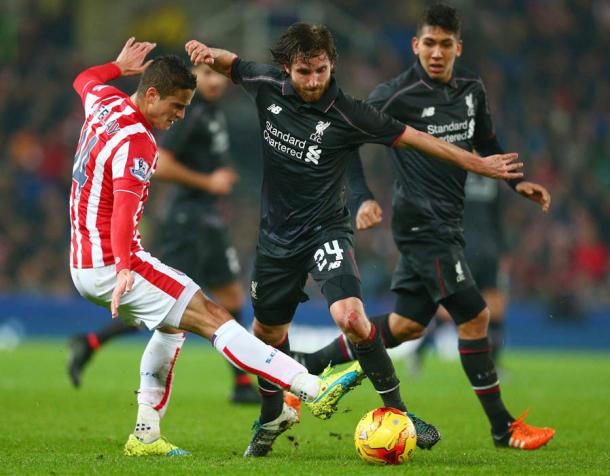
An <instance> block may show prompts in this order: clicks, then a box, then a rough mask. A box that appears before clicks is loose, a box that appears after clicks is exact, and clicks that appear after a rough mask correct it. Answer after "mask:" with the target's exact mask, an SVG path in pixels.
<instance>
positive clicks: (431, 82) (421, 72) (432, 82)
mask: <svg viewBox="0 0 610 476" xmlns="http://www.w3.org/2000/svg"><path fill="white" fill-rule="evenodd" d="M414 68H415V72H416V73H417V76H419V78H420V79H421V80H422V81H423V82H424V83H426V84H427V85H428V86H430V87H432V88H442V87H444V86H449V87H450V88H453V89H455V88H457V81H456V80H455V75H452V76H451V79H450V80H449V82H448V83H443V82H441V81H437V80H436V79H432V78H431V77H430V76H428V73H426V70H425V69H424V67H423V66H422V65H421V63H420V62H419V59H418V60H417V61H416V62H415V65H414Z"/></svg>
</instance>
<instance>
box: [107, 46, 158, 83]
mask: <svg viewBox="0 0 610 476" xmlns="http://www.w3.org/2000/svg"><path fill="white" fill-rule="evenodd" d="M155 46H157V44H156V43H149V42H147V41H136V39H135V37H133V36H132V37H131V38H129V39H128V40H127V42H126V43H125V46H123V49H122V50H121V52H120V53H119V56H117V59H116V60H115V61H114V64H116V65H117V66H118V67H119V68H120V69H121V75H123V76H133V75H136V74H142V73H143V72H144V70H145V69H146V68H147V67H148V65H149V64H150V63H152V60H148V61H147V62H146V63H144V60H145V59H146V55H147V54H148V53H150V52H151V51H152V50H153V48H154V47H155Z"/></svg>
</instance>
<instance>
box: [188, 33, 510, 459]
mask: <svg viewBox="0 0 610 476" xmlns="http://www.w3.org/2000/svg"><path fill="white" fill-rule="evenodd" d="M186 49H187V52H188V53H189V55H190V56H191V60H192V61H193V62H194V63H195V64H199V63H201V62H206V63H207V64H209V65H210V66H211V67H212V68H214V69H215V70H216V71H218V72H220V73H223V74H225V75H226V76H227V77H230V78H232V80H233V81H234V82H235V83H238V84H241V85H242V87H243V88H244V89H245V90H246V92H248V93H249V95H250V96H251V97H252V98H253V99H254V101H255V104H256V107H257V110H258V116H259V121H260V125H261V135H262V145H263V170H264V173H263V184H262V203H261V222H260V231H259V239H258V249H257V256H256V263H255V268H254V273H253V278H252V284H251V295H252V301H253V305H254V314H255V320H254V324H253V330H254V334H255V335H256V336H259V337H260V338H261V339H262V340H263V341H265V342H267V343H269V344H272V343H273V344H275V345H276V347H277V348H278V349H281V350H283V351H284V352H288V351H289V350H290V347H289V342H288V327H289V324H290V321H291V320H292V318H293V314H294V312H295V310H296V307H297V306H298V304H299V302H303V301H305V300H306V299H307V295H306V294H305V293H304V292H303V287H304V285H305V281H306V279H307V276H308V274H311V275H312V277H313V278H314V279H315V280H316V282H317V283H318V285H319V286H320V288H321V291H322V293H323V294H324V296H325V297H326V299H327V301H328V305H329V308H330V313H331V315H332V317H333V319H334V320H335V322H336V323H337V325H338V326H339V327H340V328H341V330H342V331H343V332H344V333H345V334H346V335H347V336H348V337H349V340H350V342H351V343H352V345H353V348H354V353H355V356H356V358H357V359H358V361H359V362H360V364H361V366H362V369H363V371H364V373H365V374H366V376H367V377H368V378H369V379H370V380H371V382H372V384H373V386H374V387H375V389H376V390H377V392H378V393H379V394H380V396H381V398H382V400H383V403H384V405H385V406H389V407H395V408H398V409H401V410H403V411H406V410H407V409H406V406H405V404H404V403H403V401H402V398H401V396H400V391H399V381H398V378H397V377H396V374H395V371H394V367H393V365H392V362H391V360H390V359H389V357H388V355H387V352H386V350H385V348H384V346H383V343H382V341H381V339H380V332H381V329H378V328H376V326H375V325H372V324H371V323H370V321H369V320H368V319H367V318H366V315H365V312H364V307H363V304H362V300H361V295H360V280H359V276H358V270H357V267H356V263H355V261H354V254H353V246H352V229H351V226H350V223H349V213H348V212H347V209H346V207H345V200H344V196H343V195H344V186H345V178H346V169H347V166H348V163H349V161H350V158H352V157H353V155H354V152H355V150H356V149H357V147H358V146H360V145H361V144H363V143H378V144H384V145H387V146H398V147H414V148H417V149H420V150H422V151H424V152H426V153H428V154H430V155H431V156H436V157H438V158H441V159H443V160H446V161H448V162H450V163H454V164H456V165H458V166H461V167H464V168H468V169H470V170H472V171H474V172H477V173H482V174H485V175H488V176H492V177H497V178H512V177H518V176H521V173H520V172H516V170H517V169H519V168H520V166H521V164H518V163H514V162H513V161H514V159H515V158H516V156H515V154H509V155H496V156H492V157H489V158H486V159H481V158H480V157H477V156H475V155H474V154H472V153H470V152H467V151H465V150H463V149H460V148H459V147H455V146H453V145H451V144H449V143H447V142H444V141H441V140H438V139H435V138H433V137H432V136H430V135H428V134H425V133H421V132H418V131H415V130H414V129H413V128H411V127H408V126H405V125H404V124H403V123H401V122H399V121H396V120H394V119H392V118H391V117H390V116H388V115H385V114H383V113H380V112H379V111H377V110H376V109H375V108H373V107H371V106H369V105H367V104H365V103H363V102H361V101H358V100H355V99H353V98H351V97H350V96H347V95H346V94H344V93H343V92H342V91H341V89H339V87H338V85H337V83H336V81H335V79H334V77H333V70H334V67H335V60H336V56H337V55H336V50H335V46H334V41H333V39H332V36H331V34H330V32H329V31H328V30H327V29H326V27H324V26H312V25H309V24H305V23H297V24H294V25H292V26H291V27H290V28H289V29H288V30H287V31H286V33H284V34H283V35H282V36H281V38H280V39H279V40H278V42H277V44H276V45H275V46H274V47H273V48H272V50H271V52H272V55H273V58H274V60H275V62H276V64H277V65H278V66H270V65H262V64H257V63H253V62H249V61H245V60H243V59H241V58H238V57H237V55H235V54H234V53H230V52H228V51H225V50H220V49H215V48H208V47H207V46H206V45H204V44H202V43H199V42H197V41H194V40H193V41H190V42H188V43H187V44H186ZM429 160H430V161H431V162H435V163H436V160H435V159H432V158H431V159H429ZM259 386H260V388H261V395H262V396H263V398H262V411H261V416H260V418H259V420H258V421H257V422H255V425H254V435H253V438H252V440H251V443H250V445H249V446H248V448H247V450H246V453H245V455H246V456H265V455H266V454H267V453H268V452H269V451H270V450H271V447H272V444H273V442H274V440H275V439H276V438H277V436H278V435H279V434H281V433H282V432H284V431H285V430H286V429H288V428H289V427H290V426H291V425H293V424H294V423H295V422H296V421H297V415H296V413H295V412H294V410H292V409H290V408H289V407H287V406H286V405H284V403H283V397H282V394H281V391H279V389H278V388H277V387H275V386H274V385H273V384H271V383H269V382H267V381H265V380H263V379H259ZM310 409H311V410H312V413H313V414H314V415H317V416H320V417H322V418H324V417H327V416H328V415H329V414H330V411H329V410H332V409H328V408H321V407H316V406H315V403H314V404H313V405H310ZM410 416H411V417H412V419H413V420H414V422H415V424H416V427H417V433H418V434H417V438H418V445H419V446H420V447H425V448H430V447H431V446H432V445H434V444H435V443H436V442H437V441H438V440H439V439H440V435H439V434H438V432H437V431H436V429H435V428H434V427H433V426H432V425H429V424H427V423H425V422H424V421H423V420H421V419H419V418H417V417H415V415H412V414H410Z"/></svg>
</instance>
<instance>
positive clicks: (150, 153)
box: [70, 38, 326, 456]
mask: <svg viewBox="0 0 610 476" xmlns="http://www.w3.org/2000/svg"><path fill="white" fill-rule="evenodd" d="M154 47H155V44H154V43H148V42H137V41H135V39H134V38H130V39H129V40H128V41H127V42H126V44H125V46H124V47H123V49H122V51H121V52H120V54H119V56H118V57H117V59H116V61H114V62H112V63H108V64H104V65H100V66H94V67H92V68H89V69H87V70H85V71H83V72H82V73H80V74H79V75H78V76H77V78H76V79H75V81H74V89H75V90H76V92H77V93H78V94H79V95H80V97H81V99H82V103H83V106H84V110H85V116H86V118H85V122H84V125H83V128H82V131H81V134H80V140H79V144H78V147H77V150H76V157H75V162H74V167H73V181H72V189H71V193H70V220H71V225H72V231H71V251H70V272H71V275H72V280H73V282H74V284H75V286H76V288H77V290H78V291H79V293H80V294H81V295H82V296H83V297H85V298H87V299H88V300H90V301H92V302H94V303H95V304H98V305H101V306H105V307H109V308H110V310H111V312H112V317H113V318H116V317H118V316H119V315H120V316H121V318H123V319H126V320H133V321H136V322H138V321H139V322H143V323H144V324H145V325H146V326H147V327H148V328H149V329H151V330H154V333H153V335H152V337H151V339H150V341H149V342H148V345H147V346H146V349H145V351H144V354H143V356H142V361H141V366H140V379H141V380H140V389H139V391H138V397H137V398H138V406H139V410H138V416H137V420H136V427H135V431H134V433H133V434H132V435H130V436H129V439H128V441H127V443H126V445H125V454H127V455H134V456H136V455H168V456H174V455H181V454H187V453H188V452H186V451H184V450H182V449H180V448H178V447H176V446H174V445H172V444H171V443H169V442H168V441H167V440H165V439H164V438H163V437H161V434H160V418H161V417H162V416H163V414H164V412H165V410H166V408H167V404H168V401H169V396H170V392H171V386H172V376H173V369H174V364H175V362H176V358H177V357H178V354H179V353H180V349H181V347H182V344H183V342H184V338H185V336H184V333H183V331H189V332H193V333H195V334H198V335H200V336H202V337H204V338H207V339H210V340H211V342H212V344H213V345H214V347H215V348H216V350H217V351H219V352H220V353H221V354H223V355H224V356H225V357H226V358H227V359H228V360H229V361H230V362H231V363H232V364H234V365H236V366H237V367H240V368H242V369H244V370H246V371H249V372H252V373H254V374H256V375H259V376H262V377H264V378H266V379H268V380H269V381H271V382H273V383H275V384H276V385H278V386H279V387H281V388H284V389H290V390H291V391H292V392H294V393H296V394H298V395H299V396H301V398H302V399H304V400H306V401H311V400H313V399H315V398H316V397H317V396H318V393H320V387H321V384H324V385H323V386H326V383H325V382H321V381H320V379H319V378H318V377H316V376H313V375H310V374H308V373H307V370H306V369H305V368H304V367H303V366H302V365H300V364H299V363H297V362H296V361H294V360H293V359H291V358H290V357H288V356H287V355H285V354H283V353H282V352H280V351H278V350H276V349H274V348H272V347H270V346H268V345H266V344H264V343H263V342H261V341H260V340H258V339H257V338H256V337H254V336H253V335H251V334H249V333H248V332H247V331H246V330H245V329H244V328H243V327H241V326H240V325H239V324H237V322H236V321H235V320H233V318H232V317H231V315H230V314H229V313H228V312H227V311H226V310H225V309H223V308H222V307H220V306H218V305H217V304H215V303H214V302H212V301H211V300H210V299H209V298H207V296H205V295H204V294H203V292H201V290H200V288H199V286H197V285H196V284H195V283H194V282H193V281H192V280H191V279H190V278H189V277H188V276H186V275H184V274H183V273H180V272H179V271H176V270H174V269H172V268H170V267H168V266H165V265H164V264H163V263H161V262H160V261H159V260H157V259H156V258H154V257H152V256H151V255H150V254H149V253H147V252H146V251H144V249H143V248H142V246H141V244H140V235H139V233H138V230H137V228H138V223H139V221H140V218H141V216H142V211H143V209H144V204H145V203H146V199H147V197H148V189H149V186H150V177H151V175H152V174H153V172H154V169H155V165H156V161H157V146H156V143H155V139H154V137H153V135H152V129H153V128H156V129H161V130H164V129H168V128H169V127H170V126H171V125H172V123H173V122H174V121H176V120H178V119H182V118H183V117H184V114H185V109H186V107H187V106H188V105H189V103H190V102H191V99H192V97H193V93H194V90H195V87H196V77H195V76H194V75H193V74H192V73H191V71H190V69H189V68H188V67H187V66H186V65H185V64H184V63H183V62H182V61H181V60H180V59H179V58H178V57H176V56H161V57H158V58H156V59H155V60H150V61H146V62H145V58H146V56H147V54H148V53H149V52H150V51H151V50H152V49H153V48H154ZM137 74H142V76H141V78H140V83H139V85H138V89H137V91H136V93H135V94H133V95H132V96H128V95H126V94H125V93H123V92H121V91H119V90H118V89H116V88H114V87H112V86H109V85H107V84H105V83H106V82H108V81H110V80H112V79H115V78H118V77H119V76H130V75H137Z"/></svg>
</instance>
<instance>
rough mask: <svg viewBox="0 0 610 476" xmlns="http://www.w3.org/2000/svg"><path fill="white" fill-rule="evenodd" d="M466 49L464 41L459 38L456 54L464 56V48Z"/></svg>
mask: <svg viewBox="0 0 610 476" xmlns="http://www.w3.org/2000/svg"><path fill="white" fill-rule="evenodd" d="M463 49H464V43H463V42H462V40H458V42H457V50H456V51H457V52H456V56H458V57H459V56H462V50H463Z"/></svg>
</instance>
